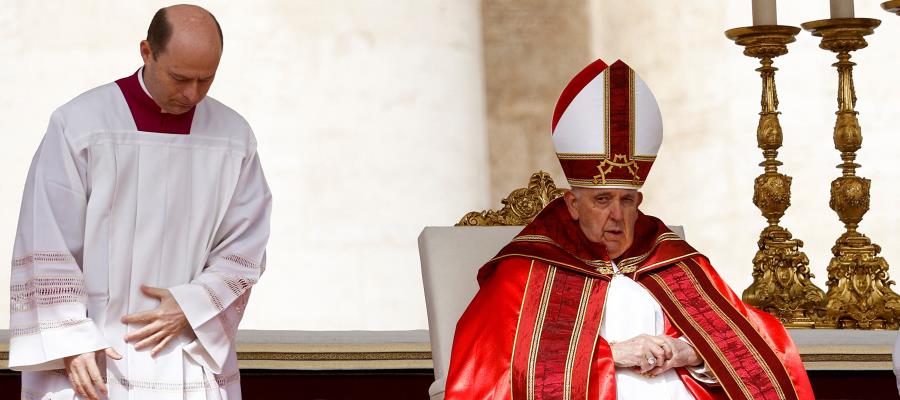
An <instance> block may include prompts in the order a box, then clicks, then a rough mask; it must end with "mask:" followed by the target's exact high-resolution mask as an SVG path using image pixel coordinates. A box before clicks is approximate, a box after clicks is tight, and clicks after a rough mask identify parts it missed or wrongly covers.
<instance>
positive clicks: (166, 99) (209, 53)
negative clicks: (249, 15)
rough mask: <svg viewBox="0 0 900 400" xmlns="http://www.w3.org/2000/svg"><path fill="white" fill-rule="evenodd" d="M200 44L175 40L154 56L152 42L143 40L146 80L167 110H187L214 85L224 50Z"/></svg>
mask: <svg viewBox="0 0 900 400" xmlns="http://www.w3.org/2000/svg"><path fill="white" fill-rule="evenodd" d="M192 47H193V48H192ZM197 47H200V46H197V45H191V44H190V43H188V44H184V43H178V42H176V41H175V40H172V41H171V42H170V43H169V44H168V45H167V46H166V49H165V50H164V51H162V52H160V53H158V54H156V57H155V58H154V57H153V54H152V53H151V50H150V45H149V44H148V43H147V42H146V41H143V42H141V56H142V57H143V58H144V84H145V85H146V86H147V90H148V91H149V92H150V95H151V97H153V100H154V101H156V104H158V105H159V107H160V108H161V109H162V110H163V111H165V112H167V113H170V114H183V113H185V112H187V111H188V110H190V109H191V107H193V106H195V105H196V104H197V103H199V102H200V100H203V98H204V97H206V92H208V91H209V87H210V86H211V85H212V82H213V79H214V78H215V76H216V69H217V68H218V67H219V58H220V55H221V50H220V49H215V48H213V49H210V48H208V47H207V48H199V49H198V48H197Z"/></svg>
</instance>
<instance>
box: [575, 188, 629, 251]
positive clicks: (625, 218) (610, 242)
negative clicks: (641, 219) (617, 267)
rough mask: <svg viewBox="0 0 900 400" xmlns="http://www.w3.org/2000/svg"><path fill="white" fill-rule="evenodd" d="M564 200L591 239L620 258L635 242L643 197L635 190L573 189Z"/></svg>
mask: <svg viewBox="0 0 900 400" xmlns="http://www.w3.org/2000/svg"><path fill="white" fill-rule="evenodd" d="M563 198H564V199H565V201H566V206H567V207H568V209H569V214H570V215H572V218H573V219H575V220H577V221H578V225H579V226H580V227H581V231H582V232H584V235H585V236H587V238H588V240H590V241H592V242H595V243H601V244H603V245H605V246H606V252H607V253H609V256H610V258H618V257H619V256H621V255H622V254H624V253H625V251H626V250H628V248H629V247H631V244H632V242H633V241H634V225H635V224H636V223H637V219H638V206H639V205H641V201H643V199H644V196H643V195H642V194H641V193H640V192H638V191H637V190H633V189H591V188H574V189H573V190H571V191H568V192H566V194H565V196H563Z"/></svg>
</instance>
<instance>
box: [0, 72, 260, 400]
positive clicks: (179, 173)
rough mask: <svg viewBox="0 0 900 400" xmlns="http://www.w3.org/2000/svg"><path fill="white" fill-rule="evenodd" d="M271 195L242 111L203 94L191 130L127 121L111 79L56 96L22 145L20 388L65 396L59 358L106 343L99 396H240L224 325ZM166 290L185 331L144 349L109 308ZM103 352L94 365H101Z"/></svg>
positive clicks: (16, 348)
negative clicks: (26, 158) (34, 138)
mask: <svg viewBox="0 0 900 400" xmlns="http://www.w3.org/2000/svg"><path fill="white" fill-rule="evenodd" d="M270 210H271V194H270V192H269V188H268V186H267V184H266V181H265V178H264V176H263V172H262V169H261V166H260V163H259V159H258V157H257V153H256V140H255V138H254V136H253V133H252V131H251V130H250V127H249V125H248V124H247V122H246V121H245V120H244V119H243V118H242V117H241V116H240V115H238V114H237V113H236V112H234V111H232V110H231V109H229V108H228V107H226V106H224V105H223V104H221V103H219V102H218V101H216V100H214V99H212V98H209V97H207V98H205V99H204V100H203V101H201V102H200V103H199V104H198V105H197V106H196V109H195V112H194V114H193V120H192V125H191V126H190V134H163V133H152V132H143V131H139V130H138V129H137V124H136V122H135V119H134V118H133V117H132V113H131V112H130V110H129V105H128V104H126V101H125V98H124V97H123V91H122V90H120V88H119V87H118V86H117V85H116V84H114V83H110V84H108V85H104V86H101V87H99V88H96V89H93V90H91V91H88V92H86V93H84V94H82V95H81V96H79V97H77V98H75V99H74V100H72V101H71V102H69V103H67V104H65V105H63V106H62V107H60V108H59V109H57V110H56V111H55V112H54V113H53V115H52V117H51V120H50V125H49V127H48V129H47V132H46V135H45V137H44V139H43V141H42V142H41V145H40V147H39V149H38V151H37V153H36V154H35V157H34V159H33V161H32V165H31V168H30V170H29V173H28V178H27V181H26V184H25V191H24V196H23V199H22V208H21V214H20V216H19V227H18V232H17V234H16V243H15V248H14V254H13V261H12V277H11V313H10V333H11V339H10V355H9V364H10V367H11V368H12V369H15V370H20V371H23V374H22V397H23V398H26V399H28V398H37V399H42V398H48V399H72V398H75V395H74V393H73V390H72V388H71V385H70V383H69V382H68V380H67V378H66V376H65V372H64V371H63V370H62V368H63V362H62V359H63V357H66V356H70V355H75V354H80V353H85V352H90V351H95V350H99V349H103V348H106V347H112V348H114V349H115V350H116V351H118V352H119V353H120V354H122V355H123V356H124V358H123V359H122V360H120V361H114V360H112V359H108V358H106V359H105V360H101V369H103V370H104V372H105V374H106V378H107V381H108V386H109V390H110V395H109V398H111V399H115V400H119V399H129V400H142V399H152V400H166V399H239V398H240V396H241V393H240V384H239V382H240V379H239V373H238V368H237V359H236V355H235V342H234V338H235V334H236V332H237V326H238V323H239V322H240V320H241V317H242V314H243V310H244V307H245V306H246V303H247V299H248V297H249V294H250V287H251V286H252V285H253V284H254V283H256V282H257V280H258V279H259V277H260V275H261V274H262V272H263V270H264V269H265V246H266V242H267V240H268V236H269V214H270ZM141 285H147V286H153V287H162V288H167V289H169V290H170V291H171V292H172V294H173V295H174V297H175V299H176V301H177V302H178V304H179V305H180V306H181V308H182V310H183V311H184V313H185V315H186V316H187V318H188V321H189V323H190V325H191V328H192V332H191V333H190V334H185V335H182V336H180V337H179V338H178V339H177V340H175V341H173V342H171V343H170V344H169V345H168V346H167V347H166V348H165V349H164V350H163V351H162V352H161V353H159V354H158V355H157V356H156V357H155V358H154V357H151V356H150V351H149V349H147V350H142V351H136V350H135V349H134V343H125V342H124V336H125V335H126V334H127V333H129V332H132V331H135V330H137V329H139V328H141V326H140V325H125V324H123V323H121V318H122V317H123V316H125V315H128V314H132V313H135V312H140V311H146V310H151V309H153V308H155V307H156V306H157V304H158V301H157V300H156V299H153V298H150V297H147V296H145V295H144V294H142V293H141V290H140V287H141ZM104 364H105V365H104Z"/></svg>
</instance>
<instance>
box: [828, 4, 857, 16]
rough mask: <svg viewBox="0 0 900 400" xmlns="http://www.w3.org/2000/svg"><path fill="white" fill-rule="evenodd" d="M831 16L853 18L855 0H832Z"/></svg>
mask: <svg viewBox="0 0 900 400" xmlns="http://www.w3.org/2000/svg"><path fill="white" fill-rule="evenodd" d="M831 18H853V0H831Z"/></svg>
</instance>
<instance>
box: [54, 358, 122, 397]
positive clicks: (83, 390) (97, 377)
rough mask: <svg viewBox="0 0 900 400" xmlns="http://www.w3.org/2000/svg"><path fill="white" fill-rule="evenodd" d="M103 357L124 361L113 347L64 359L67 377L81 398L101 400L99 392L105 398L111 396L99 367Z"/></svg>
mask: <svg viewBox="0 0 900 400" xmlns="http://www.w3.org/2000/svg"><path fill="white" fill-rule="evenodd" d="M103 356H108V357H110V358H112V359H114V360H121V359H122V356H121V355H119V353H116V351H115V350H113V349H112V347H110V348H107V349H104V350H97V351H92V352H90V353H83V354H78V355H74V356H69V357H65V358H63V364H64V365H65V366H66V375H67V376H68V377H69V382H71V383H72V387H73V388H74V389H75V393H78V395H79V396H81V397H84V398H86V399H88V400H100V396H99V395H97V390H99V391H100V393H103V395H104V396H106V395H108V394H109V390H107V389H106V383H104V382H103V375H101V374H100V368H98V367H97V359H98V358H99V357H103Z"/></svg>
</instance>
